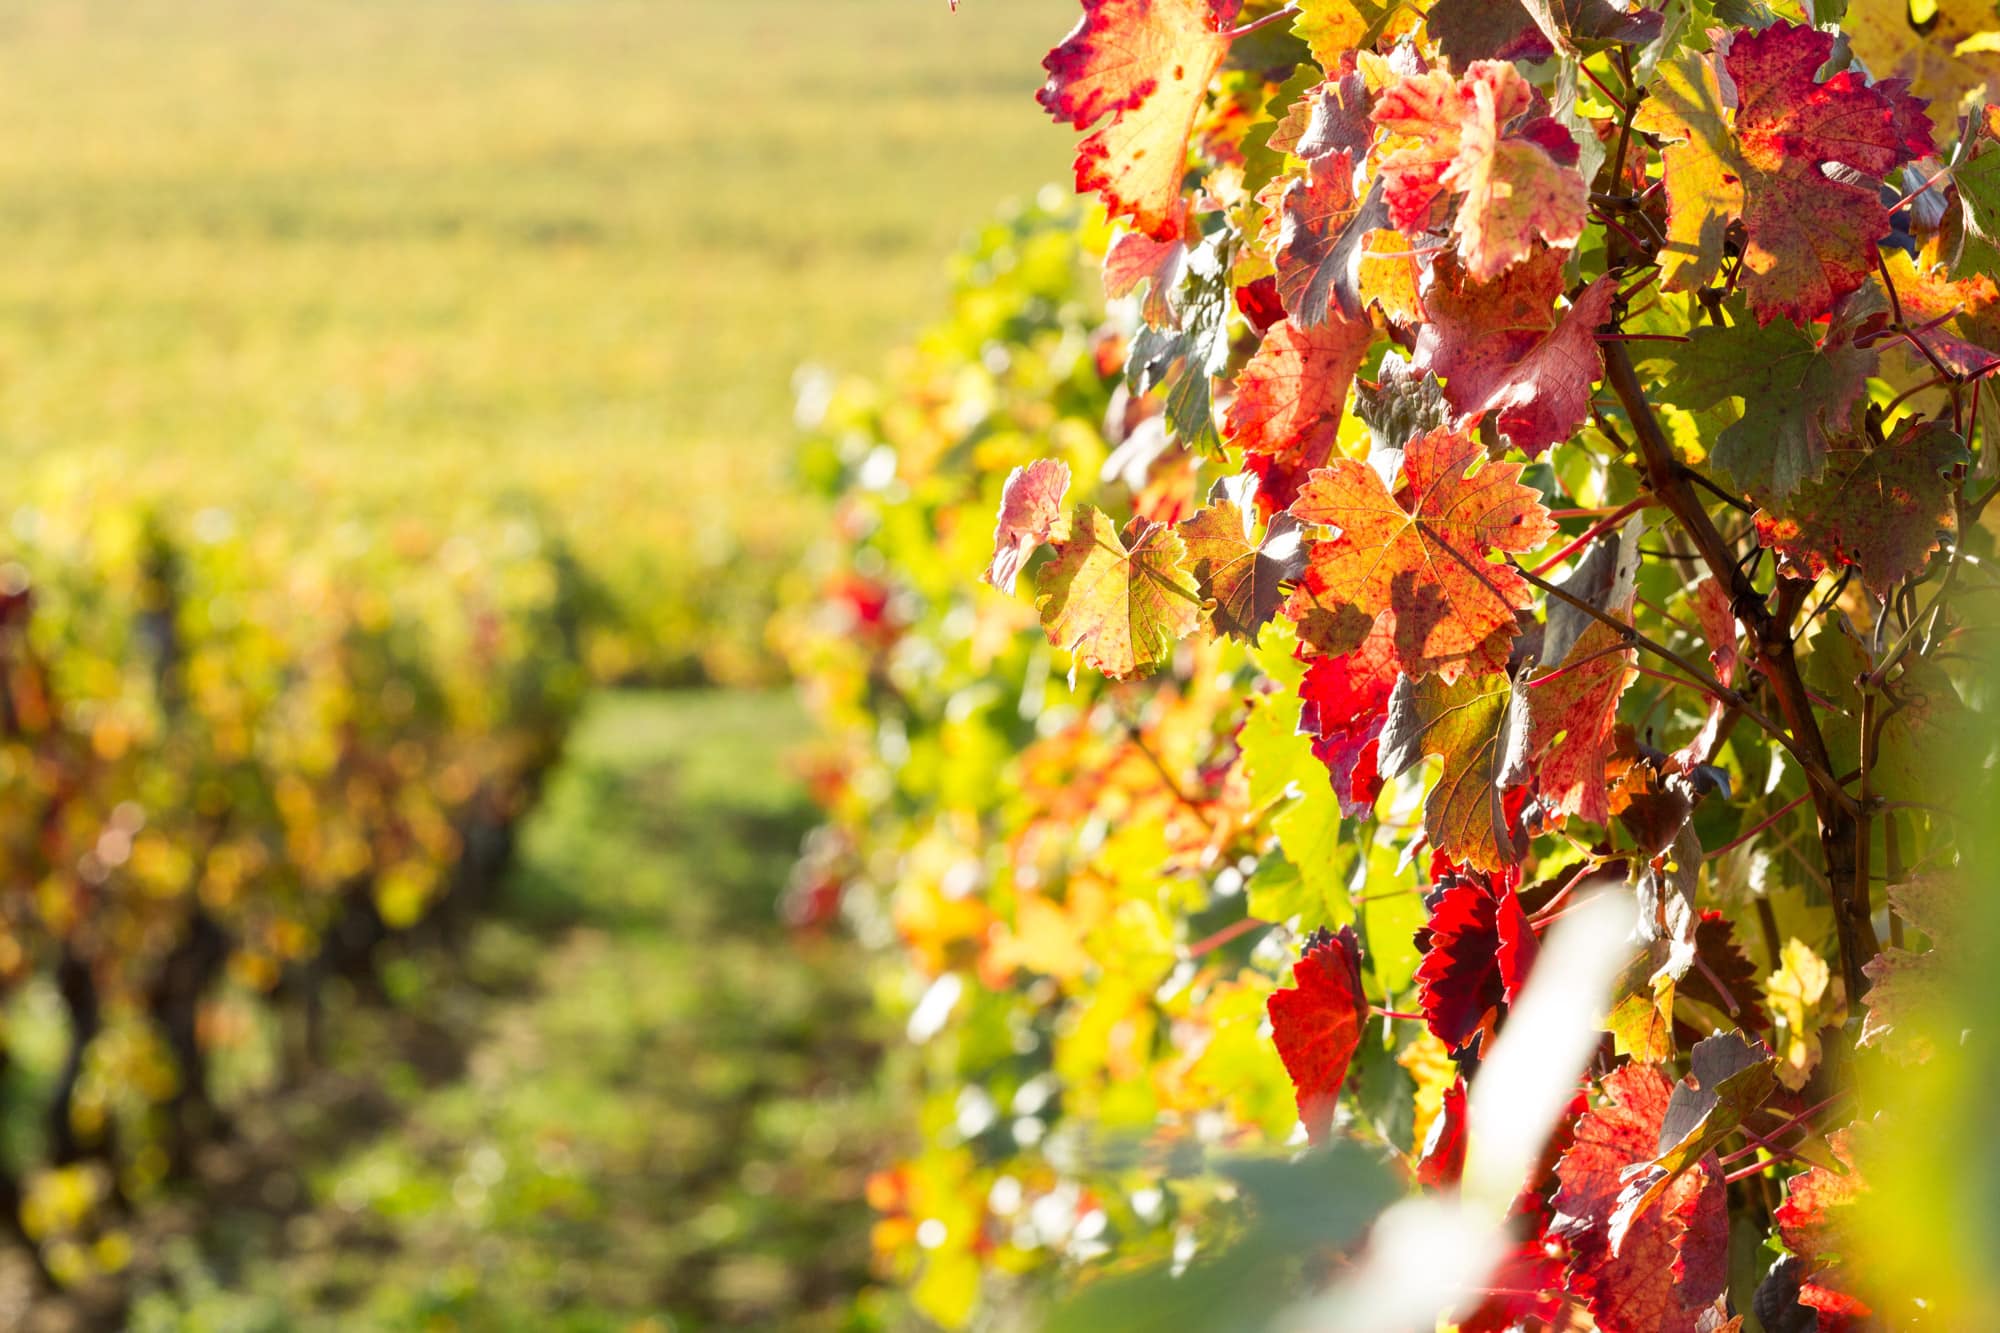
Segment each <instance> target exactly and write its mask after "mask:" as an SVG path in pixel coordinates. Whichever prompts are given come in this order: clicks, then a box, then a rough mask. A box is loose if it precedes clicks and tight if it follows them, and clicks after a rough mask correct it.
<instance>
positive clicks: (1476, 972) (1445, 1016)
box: [1417, 875, 1536, 1053]
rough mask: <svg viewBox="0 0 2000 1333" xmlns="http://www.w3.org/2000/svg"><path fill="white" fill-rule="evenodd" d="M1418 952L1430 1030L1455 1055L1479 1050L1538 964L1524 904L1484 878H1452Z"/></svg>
mask: <svg viewBox="0 0 2000 1333" xmlns="http://www.w3.org/2000/svg"><path fill="white" fill-rule="evenodd" d="M1418 947H1419V948H1420V949H1422V950H1423V962H1422V963H1420V964H1419V965H1418V966H1417V986H1418V990H1417V1003H1418V1005H1419V1006H1420V1007H1421V1008H1422V1009H1423V1013H1424V1024H1425V1026H1426V1027H1428V1028H1429V1029H1430V1030H1431V1032H1432V1033H1433V1034H1434V1035H1436V1037H1437V1039H1438V1040H1439V1041H1442V1042H1443V1043H1444V1044H1445V1047H1446V1048H1447V1049H1449V1050H1451V1051H1454V1052H1456V1051H1462V1050H1466V1049H1468V1048H1469V1049H1471V1050H1472V1051H1473V1052H1475V1053H1479V1052H1482V1051H1483V1049H1484V1047H1485V1044H1486V1043H1487V1042H1489V1041H1491V1040H1492V1037H1493V1034H1494V1032H1495V1031H1496V1030H1497V1029H1498V1027H1499V1023H1500V1010H1501V1008H1502V1007H1503V1006H1504V1005H1506V1004H1509V1003H1512V1002H1513V999H1514V997H1515V996H1516V995H1518V994H1519V993H1520V990H1521V987H1522V986H1523V985H1525V984H1526V982H1527V977H1528V969H1529V968H1530V967H1531V966H1532V965H1533V963H1534V961H1535V951H1536V940H1535V930H1534V927H1533V926H1531V925H1530V924H1529V923H1528V914H1527V912H1526V911H1524V910H1523V909H1522V907H1521V900H1520V898H1519V897H1518V896H1517V895H1516V894H1515V892H1514V890H1513V888H1512V887H1511V886H1509V885H1507V884H1504V883H1501V884H1495V883H1493V882H1492V881H1491V880H1490V879H1489V878H1488V877H1486V876H1483V875H1478V876H1469V877H1460V876H1453V877H1451V878H1450V879H1449V880H1448V881H1447V882H1446V883H1445V884H1444V885H1443V886H1442V887H1441V888H1440V889H1439V891H1438V892H1437V894H1436V895H1435V897H1434V899H1433V903H1432V907H1431V917H1430V921H1429V923H1428V924H1427V925H1426V926H1425V927H1424V929H1423V931H1422V932H1421V933H1420V934H1419V936H1418Z"/></svg>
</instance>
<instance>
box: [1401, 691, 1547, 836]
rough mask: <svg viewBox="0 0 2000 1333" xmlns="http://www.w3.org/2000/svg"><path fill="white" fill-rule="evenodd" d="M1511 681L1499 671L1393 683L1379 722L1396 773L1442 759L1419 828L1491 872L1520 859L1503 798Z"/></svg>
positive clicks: (1426, 800) (1425, 798)
mask: <svg viewBox="0 0 2000 1333" xmlns="http://www.w3.org/2000/svg"><path fill="white" fill-rule="evenodd" d="M1512 692H1513V685H1512V682H1510V681H1509V680H1508V679H1507V677H1506V676H1504V675H1488V676H1465V677H1463V678H1461V679H1460V680H1458V681H1456V682H1453V683H1450V684H1447V683H1445V681H1444V679H1443V677H1441V676H1427V677H1425V678H1424V679H1422V680H1415V679H1412V678H1410V677H1408V676H1405V677H1404V678H1403V679H1401V680H1399V681H1398V682H1397V683H1396V688H1395V691H1394V693H1392V694H1391V695H1390V697H1389V716H1388V720H1387V721H1386V722H1385V723H1384V724H1383V728H1382V737H1381V751H1380V762H1381V766H1382V772H1383V774H1384V776H1386V777H1392V778H1393V777H1400V776H1402V775H1403V774H1404V773H1407V772H1408V771H1409V770H1410V769H1412V768H1414V767H1416V765H1417V764H1418V763H1419V762H1420V761H1421V760H1422V759H1423V758H1424V756H1425V755H1436V756H1437V757H1438V758H1439V759H1440V760H1442V761H1443V767H1442V771H1441V772H1440V773H1439V774H1438V780H1437V782H1436V783H1435V784H1434V785H1433V786H1432V787H1431V789H1430V791H1429V793H1428V794H1427V795H1426V796H1425V797H1424V832H1425V833H1426V834H1427V835H1428V836H1429V838H1430V840H1431V845H1432V846H1433V847H1435V848H1436V849H1437V850H1438V851H1440V852H1442V853H1443V854H1444V855H1446V856H1448V857H1451V858H1452V859H1453V860H1455V861H1460V862H1463V863H1465V864H1467V865H1470V866H1472V867H1474V868H1475V869H1479V870H1487V871H1495V870H1499V869H1500V868H1501V867H1502V866H1505V865H1510V864H1512V863H1514V862H1516V861H1518V860H1519V859H1520V853H1519V851H1518V849H1517V848H1516V846H1515V843H1514V837H1513V834H1512V832H1511V830H1510V829H1509V827H1508V820H1507V812H1506V808H1505V806H1504V804H1503V803H1502V800H1501V791H1500V771H1501V767H1502V766H1503V764H1504V763H1505V762H1506V755H1505V753H1504V749H1503V746H1502V740H1503V736H1504V733H1505V731H1506V729H1507V720H1508V713H1509V708H1508V702H1509V699H1510V697H1511V695H1512Z"/></svg>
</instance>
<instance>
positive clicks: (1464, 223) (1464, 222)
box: [1375, 60, 1585, 282]
mask: <svg viewBox="0 0 2000 1333" xmlns="http://www.w3.org/2000/svg"><path fill="white" fill-rule="evenodd" d="M1375 123H1376V124H1378V125H1380V126H1382V127H1383V128H1384V129H1386V130H1388V131H1389V133H1390V135H1391V136H1392V139H1391V143H1392V144H1393V145H1395V146H1394V147H1392V149H1391V151H1390V152H1389V153H1388V155H1387V156H1385V157H1384V158H1383V159H1382V165H1381V175H1382V180H1383V184H1384V189H1385V192H1386V197H1387V200H1388V204H1389V217H1390V220H1391V221H1392V222H1393V223H1394V224H1395V225H1396V227H1397V229H1398V230H1400V231H1402V232H1403V233H1404V234H1405V235H1416V234H1418V233H1421V232H1423V231H1425V230H1428V229H1429V227H1430V225H1431V221H1432V213H1433V210H1434V208H1435V207H1436V206H1437V204H1438V201H1439V200H1440V199H1441V198H1443V197H1445V196H1446V195H1457V196H1463V198H1462V201H1461V203H1460V204H1459V206H1458V208H1457V209H1456V210H1455V211H1454V212H1453V214H1452V218H1451V228H1452V231H1453V232H1454V233H1456V234H1457V236H1458V251H1459V254H1460V255H1461V256H1463V257H1464V259H1465V263H1466V268H1467V270H1468V271H1469V272H1470V273H1471V274H1472V276H1473V277H1474V278H1476V279H1478V280H1479V281H1481V282H1485V281H1489V280H1490V279H1492V278H1495V277H1497V276H1499V275H1500V274H1501V273H1502V272H1504V271H1505V270H1506V269H1507V268H1508V267H1509V266H1511V265H1513V264H1516V263H1518V262H1520V261H1521V260H1523V259H1525V258H1527V257H1528V254H1529V252H1530V250H1531V249H1532V248H1533V246H1534V243H1535V242H1536V241H1537V240H1542V241H1547V242H1548V243H1549V244H1550V245H1554V246H1570V245H1574V244H1575V243H1576V239H1577V237H1579V236H1581V235H1582V234H1583V224H1584V216H1585V206H1584V205H1585V189H1584V181H1583V174H1582V173H1581V172H1579V171H1578V170H1577V169H1576V161H1577V147H1576V140H1575V138H1574V137H1572V136H1571V134H1570V132H1569V130H1568V129H1566V128H1565V127H1564V126H1563V124H1562V123H1561V122H1560V121H1557V120H1555V119H1554V118H1552V117H1550V116H1549V115H1548V114H1547V111H1546V110H1545V109H1544V108H1543V107H1541V106H1540V105H1539V99H1538V97H1537V95H1536V93H1535V90H1534V87H1533V85H1531V84H1530V83H1529V82H1528V81H1527V80H1526V79H1524V78H1522V77H1521V73H1520V71H1519V70H1517V69H1515V68H1514V67H1513V66H1512V65H1510V64H1507V63H1505V62H1504V61H1498V60H1481V61H1478V62H1476V63H1474V64H1473V66H1472V67H1471V68H1470V69H1468V70H1467V71H1466V72H1465V77H1464V78H1462V79H1456V80H1454V79H1453V78H1452V77H1451V76H1450V75H1449V74H1445V73H1442V72H1440V71H1436V70H1432V71H1430V72H1428V73H1423V74H1413V75H1406V76H1405V77H1404V78H1402V79H1401V80H1400V81H1398V82H1397V83H1394V84H1391V85H1390V86H1389V87H1388V88H1386V89H1384V90H1383V92H1382V96H1381V98H1380V99H1379V100H1378V101H1377V102H1376V104H1375Z"/></svg>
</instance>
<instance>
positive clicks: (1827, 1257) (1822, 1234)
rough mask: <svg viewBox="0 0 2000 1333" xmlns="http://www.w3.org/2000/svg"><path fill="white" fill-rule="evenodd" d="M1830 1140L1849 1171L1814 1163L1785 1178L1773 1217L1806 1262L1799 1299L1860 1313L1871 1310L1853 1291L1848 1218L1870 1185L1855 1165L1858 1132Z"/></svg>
mask: <svg viewBox="0 0 2000 1333" xmlns="http://www.w3.org/2000/svg"><path fill="white" fill-rule="evenodd" d="M1827 1144H1828V1146H1829V1147H1831V1148H1832V1149H1833V1155H1834V1156H1835V1157H1836V1158H1837V1159H1838V1160H1839V1161H1840V1162H1841V1163H1842V1164H1843V1165H1844V1166H1846V1167H1847V1168H1848V1172H1847V1174H1846V1175H1836V1174H1835V1173H1834V1172H1832V1171H1829V1170H1827V1169H1826V1168H1825V1167H1823V1166H1815V1167H1812V1168H1811V1169H1809V1170H1807V1171H1802V1172H1800V1173H1799V1174H1798V1175H1796V1176H1793V1177H1792V1178H1791V1179H1790V1180H1788V1181H1786V1182H1785V1201H1784V1202H1783V1203H1781V1204H1779V1205H1778V1210H1777V1211H1776V1212H1775V1213H1773V1214H1772V1218H1771V1220H1772V1221H1774V1222H1776V1223H1777V1224H1778V1238H1779V1239H1780V1240H1782V1241H1783V1242H1784V1244H1785V1248H1786V1249H1788V1250H1790V1251H1791V1252H1792V1253H1793V1254H1795V1255H1797V1256H1798V1257H1799V1260H1800V1261H1801V1262H1802V1263H1803V1265H1804V1266H1805V1276H1804V1278H1803V1280H1802V1281H1801V1282H1800V1284H1799V1296H1798V1300H1799V1304H1801V1305H1807V1306H1811V1307H1812V1308H1813V1309H1815V1310H1818V1311H1819V1312H1820V1313H1821V1314H1822V1315H1852V1316H1857V1317H1858V1316H1861V1315H1866V1314H1868V1313H1869V1308H1868V1305H1867V1303H1866V1302H1864V1301H1863V1300H1861V1298H1860V1297H1859V1296H1856V1295H1855V1294H1853V1292H1852V1291H1850V1290H1848V1287H1849V1286H1850V1284H1851V1281H1852V1278H1853V1271H1854V1270H1853V1268H1852V1266H1851V1260H1850V1262H1845V1263H1844V1262H1843V1257H1845V1256H1853V1255H1854V1253H1855V1248H1854V1243H1853V1240H1852V1238H1851V1237H1850V1236H1849V1235H1848V1234H1847V1227H1848V1220H1847V1219H1848V1217H1849V1216H1850V1215H1851V1214H1852V1212H1853V1204H1854V1201H1855V1200H1856V1199H1857V1198H1859V1197H1860V1195H1861V1193H1862V1191H1863V1190H1864V1189H1865V1188H1866V1186H1865V1184H1864V1182H1863V1180H1862V1177H1861V1175H1860V1174H1859V1173H1858V1172H1857V1171H1855V1170H1854V1151H1853V1131H1852V1130H1847V1129H1843V1130H1839V1131H1837V1132H1835V1133H1833V1134H1831V1135H1829V1136H1828V1137H1827Z"/></svg>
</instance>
